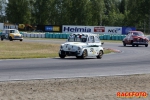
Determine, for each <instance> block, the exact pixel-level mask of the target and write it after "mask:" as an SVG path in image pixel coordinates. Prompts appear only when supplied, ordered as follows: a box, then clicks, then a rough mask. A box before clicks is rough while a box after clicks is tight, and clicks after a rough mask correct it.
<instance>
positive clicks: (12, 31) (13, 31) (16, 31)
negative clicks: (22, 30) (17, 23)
mask: <svg viewBox="0 0 150 100" xmlns="http://www.w3.org/2000/svg"><path fill="white" fill-rule="evenodd" d="M10 33H17V34H18V33H19V31H18V30H10Z"/></svg>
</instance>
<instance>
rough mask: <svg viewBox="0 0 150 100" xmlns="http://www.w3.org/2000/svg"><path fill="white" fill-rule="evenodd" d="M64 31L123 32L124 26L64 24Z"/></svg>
mask: <svg viewBox="0 0 150 100" xmlns="http://www.w3.org/2000/svg"><path fill="white" fill-rule="evenodd" d="M62 32H63V33H76V32H87V33H98V34H122V27H105V26H73V25H63V26H62Z"/></svg>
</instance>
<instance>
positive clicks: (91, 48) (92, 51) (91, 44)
mask: <svg viewBox="0 0 150 100" xmlns="http://www.w3.org/2000/svg"><path fill="white" fill-rule="evenodd" d="M87 42H88V45H87V47H88V48H87V50H88V56H94V55H96V51H97V48H98V47H97V45H96V44H95V38H94V36H89V37H88V41H87Z"/></svg>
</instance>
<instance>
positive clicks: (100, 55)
mask: <svg viewBox="0 0 150 100" xmlns="http://www.w3.org/2000/svg"><path fill="white" fill-rule="evenodd" d="M103 54H104V53H103V51H102V50H100V51H99V54H98V56H97V59H101V58H102V56H103Z"/></svg>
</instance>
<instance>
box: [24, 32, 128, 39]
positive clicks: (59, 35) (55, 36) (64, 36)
mask: <svg viewBox="0 0 150 100" xmlns="http://www.w3.org/2000/svg"><path fill="white" fill-rule="evenodd" d="M21 34H23V37H28V38H53V39H67V38H68V36H69V33H49V32H46V33H27V32H21ZM125 36H126V35H118V34H114V35H111V34H100V35H99V38H100V39H101V40H123V38H124V37H125Z"/></svg>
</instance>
